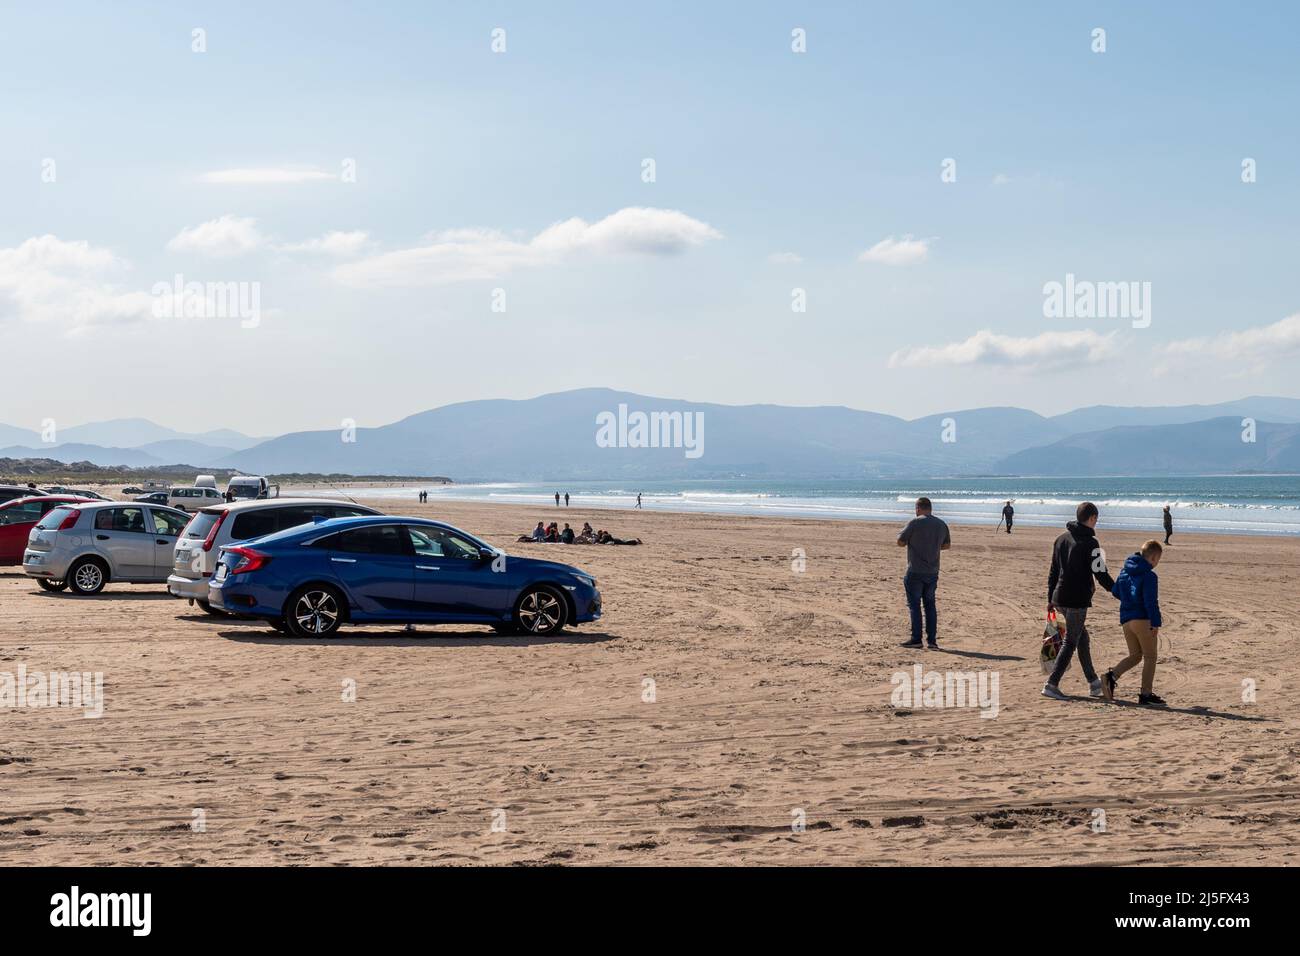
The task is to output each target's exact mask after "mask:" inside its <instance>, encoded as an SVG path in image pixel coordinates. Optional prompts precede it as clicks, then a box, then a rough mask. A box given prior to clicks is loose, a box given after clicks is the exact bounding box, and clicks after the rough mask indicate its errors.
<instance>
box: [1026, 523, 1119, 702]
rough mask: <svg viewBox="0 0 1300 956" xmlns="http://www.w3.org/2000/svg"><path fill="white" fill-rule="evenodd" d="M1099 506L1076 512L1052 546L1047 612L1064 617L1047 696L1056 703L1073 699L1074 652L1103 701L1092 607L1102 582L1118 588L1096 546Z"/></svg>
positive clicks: (1090, 690) (1091, 688) (1090, 689)
mask: <svg viewBox="0 0 1300 956" xmlns="http://www.w3.org/2000/svg"><path fill="white" fill-rule="evenodd" d="M1096 527H1097V506H1096V505H1094V504H1093V503H1092V502H1091V501H1085V502H1084V503H1083V504H1081V505H1079V507H1078V509H1077V510H1076V511H1075V520H1074V521H1071V522H1068V523H1067V524H1066V526H1065V533H1064V534H1062V535H1061V536H1060V537H1058V538H1057V539H1056V541H1055V543H1054V544H1053V545H1052V569H1051V571H1049V572H1048V575H1047V610H1048V613H1051V612H1052V611H1056V610H1059V611H1060V612H1061V613H1062V614H1064V615H1065V642H1064V643H1063V644H1062V645H1061V649H1060V651H1059V652H1057V655H1056V667H1055V668H1054V669H1053V670H1052V674H1051V676H1050V677H1048V678H1047V683H1046V684H1044V685H1043V696H1044V697H1050V698H1052V699H1053V700H1068V699H1069V698H1068V697H1066V696H1065V695H1064V694H1063V693H1061V687H1060V684H1061V678H1062V677H1064V676H1065V672H1066V670H1067V669H1069V666H1070V659H1071V658H1072V657H1073V656H1074V652H1075V650H1078V652H1079V666H1080V667H1082V668H1083V676H1084V678H1085V679H1086V680H1087V681H1088V693H1089V695H1090V696H1092V697H1101V696H1102V682H1101V680H1100V678H1098V677H1097V672H1096V670H1094V669H1093V666H1092V643H1091V641H1090V639H1089V637H1088V626H1087V620H1088V608H1090V607H1092V595H1093V592H1094V591H1095V590H1096V587H1097V585H1096V584H1094V583H1093V579H1094V578H1095V579H1096V581H1097V583H1098V584H1100V585H1101V586H1102V587H1104V588H1105V589H1106V590H1107V591H1108V592H1110V591H1113V590H1114V588H1115V579H1114V578H1112V577H1111V576H1110V574H1109V573H1108V572H1107V570H1106V556H1105V555H1104V554H1103V553H1102V550H1101V545H1100V544H1098V542H1097V533H1096V531H1095V529H1096Z"/></svg>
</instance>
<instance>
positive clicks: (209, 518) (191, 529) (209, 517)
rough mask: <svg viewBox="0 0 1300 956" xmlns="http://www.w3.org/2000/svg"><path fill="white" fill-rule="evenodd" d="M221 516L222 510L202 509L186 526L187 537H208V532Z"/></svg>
mask: <svg viewBox="0 0 1300 956" xmlns="http://www.w3.org/2000/svg"><path fill="white" fill-rule="evenodd" d="M220 517H221V512H220V511H200V512H199V513H198V514H196V515H195V516H194V517H193V518H191V519H190V523H189V524H188V525H186V526H185V537H187V538H206V537H207V536H208V532H209V531H211V530H212V526H213V525H214V524H216V523H217V519H218V518H220Z"/></svg>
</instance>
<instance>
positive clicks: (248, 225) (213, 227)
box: [167, 215, 266, 258]
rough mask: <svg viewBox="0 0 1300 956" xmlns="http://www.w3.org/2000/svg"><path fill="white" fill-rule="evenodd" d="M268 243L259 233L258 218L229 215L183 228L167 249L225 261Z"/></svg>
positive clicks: (168, 244)
mask: <svg viewBox="0 0 1300 956" xmlns="http://www.w3.org/2000/svg"><path fill="white" fill-rule="evenodd" d="M265 241H266V240H265V238H264V237H263V236H262V234H261V233H260V232H258V230H257V220H256V219H252V218H241V217H239V216H229V215H227V216H222V217H221V218H220V219H210V220H208V221H207V222H205V223H200V224H199V225H197V226H192V227H188V228H185V229H182V230H181V231H180V232H179V233H177V234H176V235H175V236H174V237H173V238H172V240H171V241H170V242H169V243H167V248H168V249H170V250H171V251H172V252H193V253H197V254H199V255H204V256H216V257H220V258H224V257H228V256H238V255H243V254H244V253H246V252H252V251H253V250H254V249H258V248H260V247H261V246H262V245H263V244H264V243H265Z"/></svg>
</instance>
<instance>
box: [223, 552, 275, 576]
mask: <svg viewBox="0 0 1300 956" xmlns="http://www.w3.org/2000/svg"><path fill="white" fill-rule="evenodd" d="M226 554H237V555H239V560H238V561H236V562H235V563H234V564H232V565H230V573H231V574H247V573H248V572H249V571H256V570H257V569H258V568H263V567H265V566H266V565H267V563H268V562H269V561H270V560H271V556H270V555H269V554H263V553H262V552H261V551H254V550H253V549H252V548H243V547H239V548H226Z"/></svg>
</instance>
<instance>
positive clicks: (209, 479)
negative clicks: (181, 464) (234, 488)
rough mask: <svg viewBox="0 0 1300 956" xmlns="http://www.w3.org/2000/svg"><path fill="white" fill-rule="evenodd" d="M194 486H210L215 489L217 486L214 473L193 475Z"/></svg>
mask: <svg viewBox="0 0 1300 956" xmlns="http://www.w3.org/2000/svg"><path fill="white" fill-rule="evenodd" d="M194 487H195V488H211V489H213V490H214V491H215V490H216V487H217V479H216V476H214V475H195V476H194Z"/></svg>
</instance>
